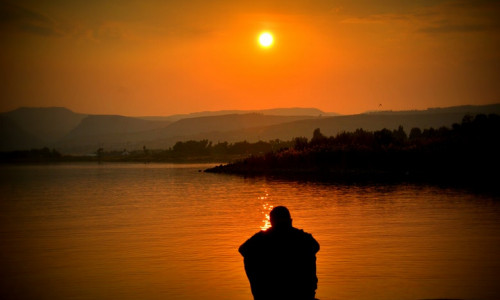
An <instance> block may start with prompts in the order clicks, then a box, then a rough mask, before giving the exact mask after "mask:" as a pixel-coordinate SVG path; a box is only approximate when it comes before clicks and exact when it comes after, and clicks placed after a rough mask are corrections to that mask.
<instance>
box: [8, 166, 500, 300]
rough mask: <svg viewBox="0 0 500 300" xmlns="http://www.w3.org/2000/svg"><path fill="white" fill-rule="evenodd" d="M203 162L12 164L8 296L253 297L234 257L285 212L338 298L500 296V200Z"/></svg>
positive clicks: (321, 290) (325, 294) (326, 294)
mask: <svg viewBox="0 0 500 300" xmlns="http://www.w3.org/2000/svg"><path fill="white" fill-rule="evenodd" d="M206 167H207V166H206V165H166V164H165V165H164V164H150V165H141V164H127V165H120V164H104V165H93V164H74V165H56V166H3V167H1V175H0V195H1V200H0V243H1V244H0V275H1V276H0V298H1V299H145V300H147V299H228V300H229V299H235V300H238V299H241V300H250V299H252V297H251V293H250V289H249V284H248V281H247V279H246V276H245V273H244V270H243V262H242V258H241V257H240V255H239V253H238V251H237V249H238V247H239V245H240V244H241V243H243V242H244V241H245V240H246V239H247V238H248V237H250V236H251V235H252V234H254V233H255V232H257V231H258V230H261V229H265V228H267V227H268V226H269V224H268V214H269V211H270V209H271V208H272V206H277V205H285V206H287V207H288V208H289V209H290V211H291V213H292V218H293V220H294V221H293V224H294V226H296V227H298V228H302V229H304V230H305V231H307V232H310V233H312V234H313V236H314V237H315V238H316V239H317V240H318V242H319V243H320V245H321V250H320V252H319V253H318V256H317V257H318V261H317V269H318V278H319V284H318V291H317V296H318V298H320V299H321V300H328V299H338V300H342V299H384V300H390V299H398V300H400V299H437V298H453V299H498V298H499V297H500V286H499V285H498V276H499V274H500V255H499V253H500V201H499V199H495V197H493V196H484V195H483V196H481V195H477V194H471V193H468V192H466V191H463V190H454V189H442V188H437V187H429V186H418V185H394V186H369V185H368V186H359V185H351V186H346V185H331V184H321V183H312V182H309V183H308V182H294V181H283V180H273V179H262V178H261V179H259V178H254V179H251V178H250V179H248V178H247V179H245V178H242V177H237V176H227V175H216V174H207V173H202V172H198V170H199V169H203V168H206Z"/></svg>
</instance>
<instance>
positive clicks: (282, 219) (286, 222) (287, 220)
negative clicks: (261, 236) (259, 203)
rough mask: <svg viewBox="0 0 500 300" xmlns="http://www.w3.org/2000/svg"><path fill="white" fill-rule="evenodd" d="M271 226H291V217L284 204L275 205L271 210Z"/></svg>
mask: <svg viewBox="0 0 500 300" xmlns="http://www.w3.org/2000/svg"><path fill="white" fill-rule="evenodd" d="M270 218H271V225H272V227H291V226H292V218H291V217H290V212H289V211H288V208H286V207H284V206H276V207H275V208H273V210H271V214H270Z"/></svg>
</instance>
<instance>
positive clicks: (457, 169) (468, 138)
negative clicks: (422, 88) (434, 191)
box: [205, 115, 500, 188]
mask: <svg viewBox="0 0 500 300" xmlns="http://www.w3.org/2000/svg"><path fill="white" fill-rule="evenodd" d="M499 133H500V117H499V116H498V115H489V116H486V115H477V116H476V117H475V118H472V117H470V116H466V117H464V119H463V121H462V123H461V124H454V125H453V128H451V129H450V128H445V127H442V128H439V129H432V128H431V129H426V130H424V131H422V130H420V129H418V128H414V129H412V130H411V132H410V135H409V136H408V135H407V134H406V132H405V131H404V130H403V128H402V127H400V128H399V129H398V130H394V131H390V130H387V129H383V130H380V131H375V132H368V131H364V130H362V129H358V130H357V131H356V132H344V133H341V134H338V135H337V136H335V137H333V136H332V137H326V136H324V135H322V134H321V131H320V129H316V130H315V131H314V133H313V138H312V139H311V140H310V141H309V140H307V139H304V138H297V139H295V143H294V146H293V147H291V148H289V149H283V150H281V151H276V152H269V153H266V154H265V155H260V156H251V157H248V158H245V159H242V160H239V161H237V162H234V163H229V164H225V165H219V166H216V167H213V168H209V169H207V170H205V172H209V173H219V174H220V173H224V174H237V175H243V176H277V177H281V178H302V179H307V180H321V181H325V180H326V181H335V182H346V183H353V182H395V183H397V182H424V183H425V182H429V183H443V184H451V185H457V186H460V185H467V186H477V187H485V188H493V187H496V185H497V184H498V182H497V178H498V176H496V175H495V174H496V173H497V172H498V171H499V169H500V163H499V162H500V158H499V156H498V153H500V144H499V143H498V140H499V137H500V136H499Z"/></svg>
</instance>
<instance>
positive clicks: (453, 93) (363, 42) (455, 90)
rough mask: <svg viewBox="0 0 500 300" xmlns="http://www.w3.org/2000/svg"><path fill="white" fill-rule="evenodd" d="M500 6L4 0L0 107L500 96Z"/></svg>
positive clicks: (394, 103)
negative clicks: (262, 41)
mask: <svg viewBox="0 0 500 300" xmlns="http://www.w3.org/2000/svg"><path fill="white" fill-rule="evenodd" d="M499 15H500V2H499V1H487V0H475V1H466V0H455V1H454V0H451V1H438V0H415V1H402V0H398V1H396V0H381V1H371V0H349V1H348V0H339V1H334V0H331V1H326V0H312V1H291V0H287V1H284V0H282V1H281V0H280V1H259V0H251V1H238V0H234V1H220V0H215V1H201V0H195V1H160V0H141V1H139V0H131V1H118V0H115V1H92V0H91V1H83V0H78V1H66V0H53V1H37V0H22V1H3V0H0V44H1V47H0V54H1V56H0V64H1V71H0V97H1V103H0V111H8V110H12V109H15V108H17V107H19V106H64V107H67V108H69V109H71V110H73V111H75V112H81V113H91V114H121V115H129V116H144V115H170V114H176V113H189V112H196V111H205V110H223V109H266V108H275V107H317V108H319V109H321V110H323V111H326V112H338V113H343V114H352V113H361V112H365V111H368V110H375V109H378V107H379V104H382V107H383V108H384V109H387V110H390V109H392V110H403V109H425V108H428V107H438V106H440V107H443V106H452V105H463V104H487V103H498V102H500V85H499V83H498V82H499V79H500V19H499V18H498V16H499ZM264 30H267V31H270V32H272V33H273V34H274V38H275V44H274V45H273V47H271V48H269V49H263V48H261V47H259V45H258V43H257V38H258V34H259V33H260V32H262V31H264Z"/></svg>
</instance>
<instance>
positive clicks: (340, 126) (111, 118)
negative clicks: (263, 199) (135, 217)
mask: <svg viewBox="0 0 500 300" xmlns="http://www.w3.org/2000/svg"><path fill="white" fill-rule="evenodd" d="M277 110H278V112H279V111H280V110H281V113H282V115H269V114H267V113H268V112H276V110H272V109H271V110H263V111H266V113H262V112H254V113H241V112H244V111H238V112H240V113H235V114H221V115H212V116H199V117H193V115H190V116H191V117H188V118H183V119H179V120H177V121H168V120H165V119H163V120H162V119H156V120H155V119H144V118H142V117H127V116H120V115H85V114H79V113H74V112H72V111H70V110H68V109H66V108H43V109H40V110H39V111H40V112H41V114H40V115H37V114H36V113H34V112H36V111H37V109H36V108H21V109H18V110H15V111H13V112H16V113H13V112H7V113H2V114H0V117H2V118H3V119H4V121H2V122H0V127H1V128H0V139H1V140H2V145H1V147H0V151H12V150H25V149H30V148H35V147H41V145H43V146H47V147H51V148H55V149H57V150H59V151H61V152H63V153H69V154H83V153H92V152H95V151H96V149H98V148H104V149H106V150H123V149H128V150H134V149H141V148H142V147H144V146H146V147H148V148H149V149H153V148H156V149H166V148H169V147H171V146H173V145H174V144H175V143H176V142H178V141H187V140H202V139H208V140H210V141H213V142H225V141H227V142H230V143H233V142H238V141H243V140H246V141H249V142H256V141H258V140H264V141H267V140H274V139H280V140H290V139H292V138H294V137H300V136H302V137H310V136H311V134H312V132H313V130H314V129H315V128H320V129H321V132H322V133H323V134H325V135H335V134H337V133H339V132H342V131H354V130H356V129H358V128H363V129H365V130H380V129H383V128H388V129H396V128H397V127H398V126H403V128H404V129H405V130H406V131H407V132H409V130H410V129H411V128H413V127H419V128H422V129H424V128H430V127H434V128H439V127H441V126H447V127H449V126H451V125H452V124H453V123H457V122H461V120H462V118H463V117H464V115H466V114H479V113H485V114H489V113H496V114H500V103H499V104H491V105H482V106H478V105H465V106H453V107H447V108H429V109H427V110H409V111H375V112H367V113H363V114H356V115H335V116H328V115H322V114H318V115H315V113H316V112H318V111H320V110H316V109H314V110H309V112H310V115H301V116H287V115H283V114H284V113H285V112H286V111H287V110H286V109H277ZM50 111H52V112H53V113H54V116H57V117H52V118H50V116H49V115H50V114H48V113H47V112H50ZM290 111H297V110H293V109H292V110H288V112H290ZM222 112H227V111H219V112H218V113H222ZM303 112H304V111H303ZM23 113H24V116H25V119H26V118H27V120H25V123H22V122H23V118H22V117H20V116H21V115H22V114H23ZM313 113H314V115H313ZM16 114H17V116H16ZM12 116H14V117H12ZM16 118H17V119H16ZM47 119H48V120H49V121H50V122H49V124H43V122H45V120H47ZM6 120H7V121H6ZM53 121H54V122H53ZM77 122H78V123H77ZM20 123H21V124H20ZM76 123H77V124H76ZM49 125H50V126H49ZM41 129H43V130H41ZM56 129H57V130H56ZM44 130H45V131H44ZM50 130H52V131H50ZM16 132H17V133H16ZM44 132H45V133H47V132H48V134H46V135H45V136H44ZM16 135H17V136H16Z"/></svg>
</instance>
